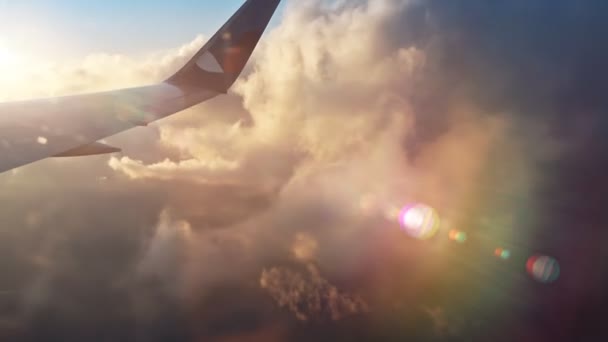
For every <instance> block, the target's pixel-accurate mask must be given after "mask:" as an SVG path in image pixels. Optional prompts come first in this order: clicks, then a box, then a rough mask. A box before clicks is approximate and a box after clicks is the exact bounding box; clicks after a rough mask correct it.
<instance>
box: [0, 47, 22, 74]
mask: <svg viewBox="0 0 608 342" xmlns="http://www.w3.org/2000/svg"><path fill="white" fill-rule="evenodd" d="M19 62H20V58H19V54H18V53H17V52H16V51H15V50H13V49H11V48H10V47H8V46H7V45H6V44H3V42H2V41H0V68H11V67H15V66H16V65H18V64H19Z"/></svg>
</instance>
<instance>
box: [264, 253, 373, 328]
mask: <svg viewBox="0 0 608 342" xmlns="http://www.w3.org/2000/svg"><path fill="white" fill-rule="evenodd" d="M307 269H308V274H302V273H299V272H294V271H291V270H289V269H285V268H280V267H279V268H277V267H274V268H270V269H268V270H264V271H263V272H262V275H261V276H260V285H261V286H262V288H264V289H266V290H267V291H268V292H269V294H270V295H271V296H272V297H273V298H274V299H275V300H276V301H277V303H278V304H279V305H280V306H281V307H287V308H289V310H290V311H292V312H293V314H294V315H295V316H296V318H297V319H299V320H302V321H307V320H324V319H327V318H329V319H331V320H340V319H341V318H343V317H345V316H349V315H354V314H357V313H362V312H366V311H367V310H368V307H367V304H366V303H365V302H364V301H363V299H361V298H360V297H357V296H353V295H350V294H347V293H343V292H340V291H339V290H338V289H337V288H336V287H335V286H333V285H331V284H330V283H329V282H327V280H325V279H323V278H322V277H321V275H320V274H319V271H318V270H317V268H316V267H315V266H314V265H312V264H309V265H307Z"/></svg>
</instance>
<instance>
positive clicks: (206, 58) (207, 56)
mask: <svg viewBox="0 0 608 342" xmlns="http://www.w3.org/2000/svg"><path fill="white" fill-rule="evenodd" d="M196 65H198V67H199V68H201V69H203V70H205V71H208V72H215V73H220V74H223V73H224V69H222V66H221V65H220V63H219V62H218V61H217V59H216V58H215V56H213V54H212V53H210V52H209V51H205V53H203V54H202V55H201V56H200V57H199V58H198V60H197V61H196Z"/></svg>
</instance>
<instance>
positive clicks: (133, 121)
mask: <svg viewBox="0 0 608 342" xmlns="http://www.w3.org/2000/svg"><path fill="white" fill-rule="evenodd" d="M279 2H280V0H247V1H246V2H245V3H244V4H243V5H242V6H241V8H240V9H239V10H238V11H237V12H236V13H235V14H234V15H233V16H232V17H231V18H230V19H229V20H228V21H227V22H226V24H224V26H222V28H221V29H220V30H219V31H218V32H217V33H216V34H215V35H214V36H213V37H211V39H210V40H209V41H208V42H207V43H206V44H205V45H204V46H203V47H202V48H201V50H200V51H199V52H198V53H196V54H195V55H194V57H193V58H192V59H191V60H190V61H189V62H188V63H186V64H185V65H184V66H183V67H182V68H181V69H180V70H179V71H178V72H177V73H175V74H174V75H173V76H171V77H170V78H169V79H167V80H166V81H165V82H162V83H160V84H155V85H150V86H145V87H139V88H130V89H122V90H115V91H109V92H103V93H96V94H85V95H76V96H67V97H59V98H51V99H40V100H31V101H21V102H10V103H0V172H4V171H7V170H10V169H13V168H16V167H19V166H22V165H25V164H28V163H31V162H34V161H37V160H40V159H44V158H47V157H71V156H82V155H93V154H101V153H111V152H116V151H119V149H117V148H114V147H111V146H106V145H104V144H102V143H100V142H98V140H100V139H103V138H105V137H108V136H111V135H114V134H116V133H119V132H122V131H125V130H127V129H130V128H133V127H136V126H144V125H147V124H148V123H150V122H153V121H155V120H158V119H161V118H164V117H166V116H169V115H171V114H174V113H177V112H180V111H182V110H184V109H186V108H189V107H191V106H193V105H196V104H198V103H201V102H203V101H205V100H208V99H211V98H213V97H215V96H217V95H220V94H225V93H226V92H227V91H228V89H229V88H230V87H231V86H232V84H233V83H234V82H235V81H236V79H237V78H238V76H239V75H240V73H241V72H242V70H243V68H244V67H245V64H246V63H247V61H248V60H249V57H250V56H251V54H252V52H253V50H254V48H255V46H256V45H257V43H258V41H259V40H260V38H261V36H262V34H263V33H264V30H265V29H266V27H267V26H268V23H269V21H270V19H271V18H272V15H273V14H274V12H275V10H276V8H277V6H278V5H279Z"/></svg>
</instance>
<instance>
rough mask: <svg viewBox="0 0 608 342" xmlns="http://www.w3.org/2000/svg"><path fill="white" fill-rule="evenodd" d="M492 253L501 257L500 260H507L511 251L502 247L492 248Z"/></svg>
mask: <svg viewBox="0 0 608 342" xmlns="http://www.w3.org/2000/svg"><path fill="white" fill-rule="evenodd" d="M494 255H495V256H497V257H499V258H501V259H502V260H507V259H509V258H510V257H511V251H510V250H508V249H504V248H496V249H495V250H494Z"/></svg>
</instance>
